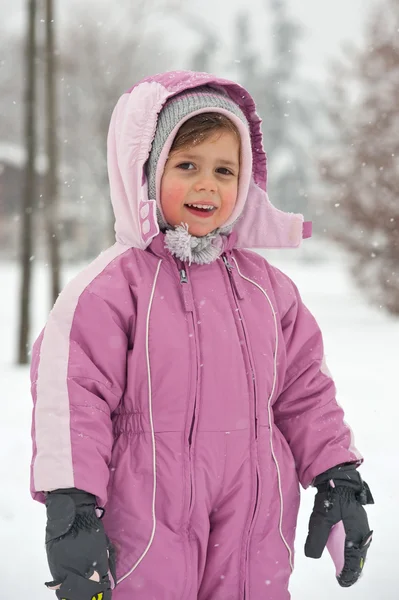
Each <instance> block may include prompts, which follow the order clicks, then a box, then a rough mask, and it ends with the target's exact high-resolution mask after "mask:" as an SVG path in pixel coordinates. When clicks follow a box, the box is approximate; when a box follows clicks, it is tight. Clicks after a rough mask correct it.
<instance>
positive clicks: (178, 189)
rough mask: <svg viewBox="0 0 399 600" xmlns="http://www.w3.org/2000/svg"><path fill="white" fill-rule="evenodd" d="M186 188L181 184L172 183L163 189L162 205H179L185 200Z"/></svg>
mask: <svg viewBox="0 0 399 600" xmlns="http://www.w3.org/2000/svg"><path fill="white" fill-rule="evenodd" d="M184 197H185V187H184V186H183V185H181V184H180V183H177V182H176V183H174V182H170V183H169V184H168V185H167V186H165V187H164V188H163V189H162V198H161V201H162V204H165V203H167V204H169V205H170V204H171V203H173V204H179V203H181V202H182V201H183V200H184Z"/></svg>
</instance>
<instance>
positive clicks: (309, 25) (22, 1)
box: [0, 0, 377, 81]
mask: <svg viewBox="0 0 399 600" xmlns="http://www.w3.org/2000/svg"><path fill="white" fill-rule="evenodd" d="M74 1H76V0H59V2H58V5H57V6H58V8H57V13H58V18H59V19H64V18H66V17H67V13H68V12H69V13H70V12H71V9H72V7H73V3H74ZM132 1H134V0H132ZM78 2H79V3H83V2H86V3H87V4H90V5H92V9H93V13H92V14H93V19H95V18H96V8H97V7H98V6H99V5H102V7H103V8H104V7H105V9H106V11H109V12H110V11H116V10H118V9H117V2H115V0H78ZM169 2H170V4H174V5H175V7H176V9H177V10H178V9H179V7H180V6H181V7H186V9H187V8H189V9H190V10H191V12H193V11H198V13H199V14H200V15H201V16H202V18H204V19H205V20H208V21H209V22H210V23H212V24H213V25H215V27H217V30H218V31H220V35H221V38H223V40H224V42H225V44H226V52H227V51H229V52H232V53H234V48H229V49H228V42H229V39H230V35H229V33H230V32H231V25H232V21H233V18H234V15H235V14H236V13H237V12H238V11H243V10H248V9H249V7H250V8H251V11H252V23H253V26H254V28H255V29H256V37H255V38H254V43H255V44H256V45H257V46H258V47H260V48H263V47H264V46H265V48H266V44H267V39H265V38H267V35H268V22H269V21H270V19H268V15H267V10H265V6H266V7H267V4H268V0H169ZM287 4H288V6H289V9H290V12H291V14H292V15H293V16H294V17H295V18H296V19H297V20H298V21H299V22H300V23H301V24H302V27H303V29H304V39H303V41H302V44H301V53H302V71H303V72H304V74H305V75H306V76H307V77H310V78H311V79H314V80H319V81H323V80H324V79H325V76H326V72H327V70H328V64H329V63H328V58H329V57H331V56H334V55H337V54H339V52H340V48H341V46H342V43H344V42H345V41H348V40H350V41H354V42H355V43H356V44H358V43H361V39H362V32H363V29H364V24H365V20H366V18H367V17H368V16H369V14H370V8H372V7H373V6H376V5H377V0H287ZM25 5H26V0H0V16H1V18H2V21H3V22H4V21H5V22H8V23H9V24H10V25H12V26H14V27H20V26H21V25H22V23H23V21H24V18H25V14H24V9H25ZM97 10H98V9H97ZM157 18H158V19H160V18H161V19H162V16H158V17H157ZM170 25H171V24H170ZM171 34H172V31H171ZM172 37H173V38H175V36H173V35H172ZM183 43H184V37H183ZM174 45H175V46H176V44H174ZM234 58H237V60H239V57H238V56H237V57H234Z"/></svg>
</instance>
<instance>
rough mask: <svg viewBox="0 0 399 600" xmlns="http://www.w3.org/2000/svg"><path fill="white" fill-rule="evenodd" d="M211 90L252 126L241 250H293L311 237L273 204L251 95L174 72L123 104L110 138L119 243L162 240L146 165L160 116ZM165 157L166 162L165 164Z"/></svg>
mask: <svg viewBox="0 0 399 600" xmlns="http://www.w3.org/2000/svg"><path fill="white" fill-rule="evenodd" d="M203 85H208V86H211V87H215V88H216V89H218V90H221V91H224V92H225V93H226V94H227V95H228V96H230V98H231V99H232V100H233V101H234V102H235V103H236V104H238V105H239V106H240V108H241V110H242V111H243V113H244V114H245V116H246V118H247V120H248V123H249V127H250V147H249V143H248V153H251V151H252V160H251V157H248V156H247V161H246V164H250V165H251V169H250V170H251V172H250V173H247V174H246V175H245V182H244V184H243V185H241V194H240V196H241V200H240V202H239V203H237V204H239V208H238V210H239V212H240V214H234V219H236V218H237V217H240V218H239V219H238V221H237V222H236V223H235V225H234V231H235V233H236V241H235V247H237V248H284V247H285V248H294V247H297V246H299V245H300V243H301V241H302V239H303V238H304V237H309V235H310V224H309V223H305V224H304V221H303V217H302V215H299V214H292V213H285V212H283V211H281V210H279V209H277V208H276V207H274V206H273V205H272V204H271V202H270V201H269V198H268V195H267V191H266V189H267V188H266V186H267V167H266V154H265V151H264V149H263V144H262V133H261V129H260V124H261V120H260V118H259V117H258V115H257V114H256V109H255V103H254V101H253V99H252V97H251V96H250V94H249V93H248V92H247V91H246V90H245V89H244V88H242V87H241V86H240V85H238V84H237V83H234V82H232V81H228V80H226V79H220V78H218V77H215V76H212V75H209V74H207V73H198V72H191V71H175V72H170V73H162V74H159V75H155V76H152V77H147V78H145V79H143V80H142V81H141V82H140V83H138V84H137V85H135V86H134V87H133V88H132V89H130V90H129V91H128V92H126V93H125V94H123V95H122V96H121V98H120V99H119V100H118V102H117V104H116V107H115V109H114V111H113V114H112V117H111V123H110V128H109V133H108V175H109V182H110V189H111V201H112V205H113V209H114V214H115V233H116V241H117V242H119V243H120V244H122V245H125V246H129V247H135V248H141V249H144V248H146V247H147V246H148V245H149V244H150V242H151V240H152V239H153V238H154V237H155V236H157V235H158V233H159V226H158V223H157V213H156V208H157V205H156V199H154V198H149V197H148V185H147V178H146V175H145V163H146V161H147V159H148V156H149V153H150V149H151V144H152V140H153V138H154V135H155V130H156V126H157V120H158V114H159V112H160V111H161V109H162V107H163V106H164V104H165V102H166V101H167V100H168V99H169V98H170V97H172V96H174V95H175V94H179V93H181V92H184V91H186V90H189V89H191V88H195V87H198V86H203ZM166 158H167V157H166V155H165V156H164V160H166Z"/></svg>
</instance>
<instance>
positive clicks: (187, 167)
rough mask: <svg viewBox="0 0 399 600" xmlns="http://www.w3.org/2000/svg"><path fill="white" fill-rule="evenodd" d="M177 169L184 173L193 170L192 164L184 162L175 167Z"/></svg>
mask: <svg viewBox="0 0 399 600" xmlns="http://www.w3.org/2000/svg"><path fill="white" fill-rule="evenodd" d="M176 166H177V168H178V169H183V170H184V171H191V168H194V165H193V163H190V162H184V163H180V164H178V165H176Z"/></svg>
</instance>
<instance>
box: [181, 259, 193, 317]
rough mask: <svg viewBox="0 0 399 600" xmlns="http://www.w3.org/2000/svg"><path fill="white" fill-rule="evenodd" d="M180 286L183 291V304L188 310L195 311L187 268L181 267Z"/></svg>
mask: <svg viewBox="0 0 399 600" xmlns="http://www.w3.org/2000/svg"><path fill="white" fill-rule="evenodd" d="M179 272H180V286H181V290H182V292H183V304H184V308H185V310H186V312H193V311H194V301H193V296H192V293H191V286H190V284H189V281H188V277H187V273H186V270H185V269H180V271H179Z"/></svg>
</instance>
